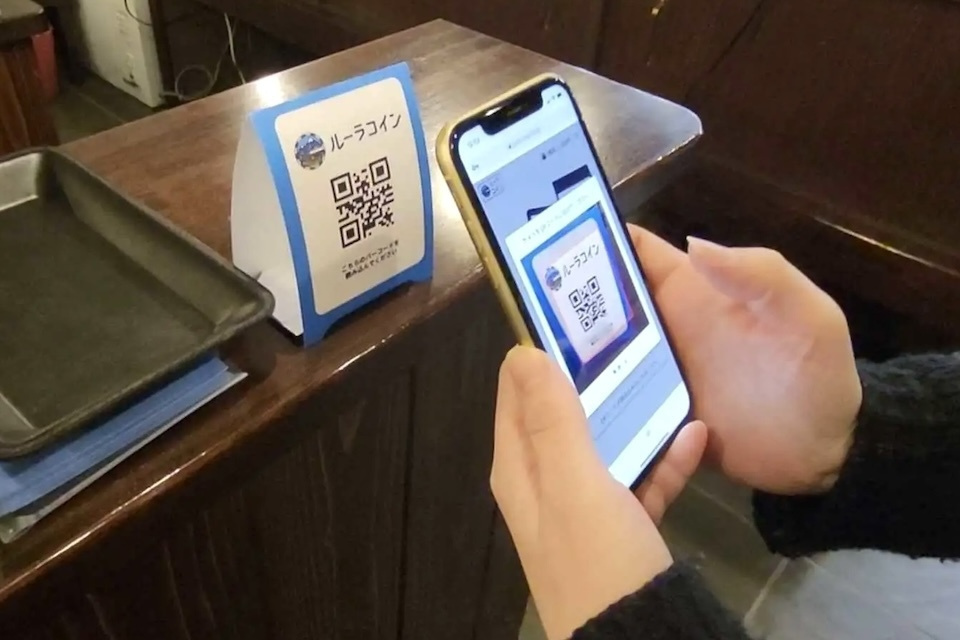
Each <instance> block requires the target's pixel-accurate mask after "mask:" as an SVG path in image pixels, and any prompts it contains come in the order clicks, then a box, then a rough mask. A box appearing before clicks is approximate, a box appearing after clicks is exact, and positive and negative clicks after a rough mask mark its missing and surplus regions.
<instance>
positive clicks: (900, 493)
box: [754, 354, 960, 558]
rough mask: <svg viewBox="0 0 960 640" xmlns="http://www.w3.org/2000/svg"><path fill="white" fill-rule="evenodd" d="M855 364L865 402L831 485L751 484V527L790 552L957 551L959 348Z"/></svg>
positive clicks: (775, 548) (939, 555)
mask: <svg viewBox="0 0 960 640" xmlns="http://www.w3.org/2000/svg"><path fill="white" fill-rule="evenodd" d="M858 366H859V370H860V378H861V381H862V383H863V392H864V395H863V405H862V407H861V411H860V415H859V418H858V423H857V428H856V431H855V433H854V443H853V446H852V448H851V451H850V455H849V456H848V458H847V462H846V463H845V465H844V467H843V469H842V470H841V473H840V476H839V478H838V480H837V482H836V484H835V485H834V487H833V489H832V490H831V491H830V492H828V493H826V494H823V495H820V496H804V497H780V496H773V495H769V494H764V493H757V494H755V495H754V519H755V521H756V524H757V528H758V529H759V530H760V532H761V534H762V535H763V536H764V538H765V539H766V541H767V545H768V546H769V547H770V549H771V550H772V551H774V552H777V553H781V554H784V555H787V556H791V557H795V556H800V555H806V554H810V553H815V552H819V551H830V550H834V549H841V548H843V549H861V548H870V549H880V550H886V551H893V552H897V553H903V554H907V555H910V556H914V557H919V556H927V557H937V558H958V557H960V509H957V508H956V496H957V479H958V478H960V354H952V355H925V356H906V357H902V358H897V359H895V360H891V361H889V362H887V363H884V364H874V363H869V362H861V363H859V365H858Z"/></svg>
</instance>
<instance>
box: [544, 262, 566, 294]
mask: <svg viewBox="0 0 960 640" xmlns="http://www.w3.org/2000/svg"><path fill="white" fill-rule="evenodd" d="M543 281H544V282H546V283H547V287H548V288H549V289H550V290H551V291H560V287H561V285H563V276H561V275H560V270H559V269H557V268H556V267H547V272H546V273H545V274H543Z"/></svg>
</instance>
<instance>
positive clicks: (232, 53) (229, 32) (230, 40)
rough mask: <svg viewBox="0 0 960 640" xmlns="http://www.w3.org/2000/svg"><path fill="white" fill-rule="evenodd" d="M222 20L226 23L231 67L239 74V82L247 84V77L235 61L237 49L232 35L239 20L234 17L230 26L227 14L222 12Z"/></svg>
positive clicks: (235, 31)
mask: <svg viewBox="0 0 960 640" xmlns="http://www.w3.org/2000/svg"><path fill="white" fill-rule="evenodd" d="M223 22H224V24H226V25H227V42H228V43H229V45H230V59H231V60H232V61H233V68H234V69H236V70H237V75H238V76H240V83H241V84H247V79H246V78H244V77H243V71H242V70H241V69H240V65H239V64H238V63H237V50H236V48H235V47H234V43H233V40H234V36H235V35H236V34H237V24H239V22H240V20H239V19H234V21H233V26H231V25H230V18H229V16H227V14H223Z"/></svg>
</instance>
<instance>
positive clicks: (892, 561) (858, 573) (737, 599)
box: [520, 471, 960, 640]
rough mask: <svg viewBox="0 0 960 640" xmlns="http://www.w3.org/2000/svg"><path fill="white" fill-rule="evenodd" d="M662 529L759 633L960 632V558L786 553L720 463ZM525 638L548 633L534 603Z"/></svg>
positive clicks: (937, 639)
mask: <svg viewBox="0 0 960 640" xmlns="http://www.w3.org/2000/svg"><path fill="white" fill-rule="evenodd" d="M662 530H663V534H664V538H665V539H666V541H667V544H668V545H669V546H670V548H671V549H672V551H673V553H674V557H676V558H678V559H682V560H684V561H686V562H689V563H691V564H693V565H695V566H697V567H698V568H699V569H700V571H701V573H702V575H703V576H704V579H705V580H706V582H707V583H708V584H709V585H710V588H711V589H712V590H713V592H714V593H715V594H716V595H717V596H718V597H719V598H720V600H721V601H722V602H723V603H724V604H725V605H726V606H727V607H728V608H729V609H731V610H732V611H733V612H734V613H736V614H737V615H739V616H741V617H742V618H744V621H745V624H746V626H747V628H748V629H749V631H750V632H751V635H753V636H754V637H756V638H764V639H765V640H834V639H837V638H843V639H844V640H885V639H887V638H889V639H893V638H897V639H904V640H913V639H914V638H916V639H918V640H919V639H925V640H930V639H934V640H946V639H947V638H950V639H953V638H960V616H957V615H956V613H955V611H956V606H957V605H956V603H958V602H960V564H957V563H941V562H939V561H936V560H911V559H909V558H905V557H902V556H895V555H892V554H885V553H879V552H872V551H861V552H839V553H830V554H823V555H820V556H816V557H814V558H810V559H803V560H797V561H790V562H788V561H786V560H783V559H781V558H778V557H776V556H773V555H771V554H770V553H769V552H767V550H766V549H765V547H764V545H763V542H762V540H761V539H760V537H759V535H758V534H757V533H756V531H755V530H754V528H753V525H752V523H751V519H750V493H749V491H747V490H745V489H742V488H739V487H735V486H733V485H731V484H730V483H729V482H728V481H726V480H725V479H724V478H723V477H721V476H719V475H717V474H714V473H712V472H709V471H703V472H700V473H699V474H698V476H697V477H696V479H695V480H694V482H693V483H692V485H691V486H690V487H689V488H688V489H687V491H686V492H685V493H684V495H683V496H682V497H681V498H680V500H679V501H678V502H677V503H676V504H674V506H673V507H672V508H671V510H670V512H669V513H668V515H667V518H666V520H665V522H664V524H663V528H662ZM520 638H521V640H544V636H543V631H542V630H541V628H540V625H539V623H538V621H537V618H536V611H535V609H534V608H533V606H530V607H529V609H528V615H527V619H526V620H525V621H524V625H523V628H522V629H521V632H520Z"/></svg>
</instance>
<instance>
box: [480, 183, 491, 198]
mask: <svg viewBox="0 0 960 640" xmlns="http://www.w3.org/2000/svg"><path fill="white" fill-rule="evenodd" d="M492 193H493V189H491V188H490V185H488V184H485V185H483V186H482V187H480V195H482V196H483V197H484V198H489V197H490V194H492Z"/></svg>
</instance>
